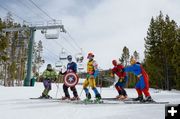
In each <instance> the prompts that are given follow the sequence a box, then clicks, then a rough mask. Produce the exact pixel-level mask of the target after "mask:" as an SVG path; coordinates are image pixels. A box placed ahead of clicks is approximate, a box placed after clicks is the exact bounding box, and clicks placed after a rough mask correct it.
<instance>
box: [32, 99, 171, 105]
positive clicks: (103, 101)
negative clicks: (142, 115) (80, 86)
mask: <svg viewBox="0 0 180 119" xmlns="http://www.w3.org/2000/svg"><path fill="white" fill-rule="evenodd" d="M30 99H39V100H55V101H59V102H65V103H73V104H122V103H124V104H168V103H169V102H160V101H151V102H140V101H134V100H133V99H134V98H128V99H125V100H119V99H117V98H102V99H101V100H87V99H85V100H62V99H61V98H30Z"/></svg>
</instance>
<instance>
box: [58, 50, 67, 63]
mask: <svg viewBox="0 0 180 119" xmlns="http://www.w3.org/2000/svg"><path fill="white" fill-rule="evenodd" d="M59 59H60V60H61V61H64V60H67V53H66V52H65V51H63V50H62V52H61V53H60V55H59Z"/></svg>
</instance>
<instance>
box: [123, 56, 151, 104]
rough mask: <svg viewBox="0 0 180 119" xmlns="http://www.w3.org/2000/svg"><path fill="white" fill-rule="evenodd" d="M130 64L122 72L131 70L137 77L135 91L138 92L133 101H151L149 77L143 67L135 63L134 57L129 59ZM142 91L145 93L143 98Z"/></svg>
mask: <svg viewBox="0 0 180 119" xmlns="http://www.w3.org/2000/svg"><path fill="white" fill-rule="evenodd" d="M130 63H131V66H129V67H125V68H124V69H123V71H124V72H133V73H134V74H135V75H136V76H137V78H138V82H137V83H136V87H135V88H136V91H137V93H138V97H137V98H135V99H134V101H140V102H153V99H152V98H151V95H150V93H149V77H148V74H147V73H146V71H145V70H144V68H143V67H142V65H141V64H140V63H137V62H136V60H135V58H134V57H131V59H130ZM143 93H144V95H145V99H143Z"/></svg>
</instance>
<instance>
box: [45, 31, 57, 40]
mask: <svg viewBox="0 0 180 119" xmlns="http://www.w3.org/2000/svg"><path fill="white" fill-rule="evenodd" d="M59 32H60V30H59V29H51V30H46V32H45V38H46V39H58V38H59Z"/></svg>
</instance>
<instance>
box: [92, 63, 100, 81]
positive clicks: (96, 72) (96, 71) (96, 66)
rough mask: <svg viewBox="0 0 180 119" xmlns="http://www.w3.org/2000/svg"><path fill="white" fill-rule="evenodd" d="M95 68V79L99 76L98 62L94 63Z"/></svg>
mask: <svg viewBox="0 0 180 119" xmlns="http://www.w3.org/2000/svg"><path fill="white" fill-rule="evenodd" d="M93 66H94V78H96V77H97V76H98V74H99V70H98V64H97V62H96V61H94V62H93Z"/></svg>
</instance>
